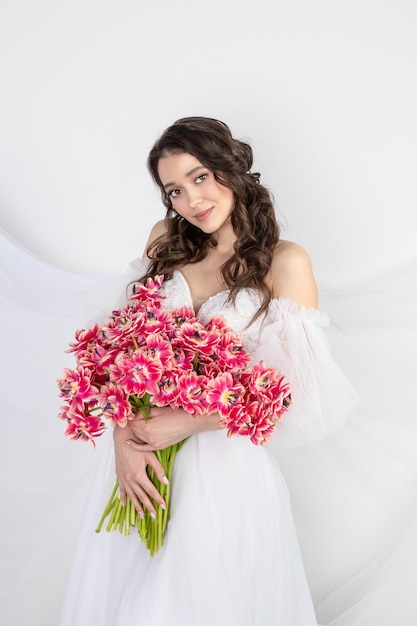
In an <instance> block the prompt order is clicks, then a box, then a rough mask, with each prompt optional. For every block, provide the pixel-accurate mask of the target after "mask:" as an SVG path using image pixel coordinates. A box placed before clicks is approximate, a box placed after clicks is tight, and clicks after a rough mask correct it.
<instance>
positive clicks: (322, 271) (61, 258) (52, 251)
mask: <svg viewBox="0 0 417 626" xmlns="http://www.w3.org/2000/svg"><path fill="white" fill-rule="evenodd" d="M416 58H417V4H416V3H415V2H414V1H413V0H396V1H395V2H394V1H393V0H380V1H379V2H374V1H372V0H349V1H347V0H316V1H315V2H309V0H292V1H290V0H285V1H283V0H277V1H276V2H272V1H271V0H259V1H258V2H256V3H253V2H248V0H224V1H223V2H220V0H213V1H212V2H210V3H209V4H205V3H203V4H201V3H195V2H191V1H187V0H177V1H176V2H170V1H168V0H161V1H160V2H157V3H150V2H149V3H142V2H138V1H135V0H118V1H117V2H116V0H100V1H99V0H72V1H71V2H70V1H69V0H62V1H58V0H55V1H54V0H36V1H31V0H2V2H1V3H0V77H1V79H0V85H1V86H0V89H1V95H0V138H1V139H0V206H1V227H2V229H3V230H4V232H5V233H6V237H5V238H4V239H2V246H3V248H2V252H3V255H2V257H3V259H4V267H2V271H3V277H4V278H5V285H6V287H5V292H3V293H2V294H1V295H2V297H3V298H5V299H6V301H7V302H8V303H9V304H10V302H13V306H12V308H11V309H10V311H9V314H10V315H13V316H15V317H14V319H17V313H16V309H15V305H16V302H18V303H19V307H20V308H19V315H24V312H25V311H26V315H27V317H26V318H25V323H28V321H30V320H32V319H33V315H32V316H29V311H30V306H31V303H30V301H29V296H28V297H27V299H25V297H21V296H19V294H18V287H19V285H20V286H24V285H25V284H26V285H27V283H28V281H30V284H31V287H32V288H33V290H35V287H36V285H37V284H40V283H41V282H42V281H43V280H44V279H45V278H47V282H48V285H49V290H48V298H50V300H48V306H52V307H53V295H54V293H55V294H58V295H59V297H61V298H64V296H65V294H64V293H63V287H62V285H63V284H65V285H66V286H67V288H68V294H71V293H72V294H73V297H74V298H75V300H76V302H77V303H78V304H77V306H76V305H75V304H74V305H73V309H71V302H72V301H73V300H71V298H70V297H69V295H67V301H66V304H67V305H68V306H69V307H70V308H69V310H68V315H67V317H66V318H65V320H64V319H63V318H62V315H61V317H60V322H59V324H58V325H57V322H56V319H57V318H56V315H55V316H54V313H53V311H52V312H51V314H50V316H49V317H48V315H44V314H42V315H43V316H42V320H40V318H38V317H36V316H35V320H36V321H37V322H38V323H40V321H42V323H43V324H45V327H48V324H49V327H54V328H56V329H57V330H56V332H55V334H54V332H51V334H50V336H49V338H47V339H46V340H45V339H44V340H43V341H46V343H47V344H48V349H47V350H46V351H45V352H44V353H43V354H42V352H41V351H38V354H39V356H40V355H42V358H43V360H44V361H45V360H46V359H47V358H49V362H48V363H47V364H45V363H44V362H42V367H44V368H45V369H44V372H45V373H44V377H45V380H46V378H47V379H48V381H49V382H50V381H52V386H53V385H54V381H55V378H56V377H57V376H58V374H59V373H60V369H61V362H62V366H63V365H64V358H63V357H62V356H61V355H62V350H63V349H64V348H65V341H66V340H67V339H65V341H64V337H66V338H68V340H69V339H70V338H71V334H72V329H73V328H74V327H75V326H77V325H79V324H82V323H83V319H84V320H85V319H89V317H88V316H89V315H90V314H92V309H91V306H90V304H89V299H90V300H91V301H93V300H94V298H93V296H90V295H89V291H90V288H92V287H93V286H94V287H96V286H97V285H98V284H99V283H100V282H101V281H100V280H99V279H98V278H97V277H95V278H91V279H90V278H89V275H109V274H115V275H120V274H121V273H122V272H124V270H125V268H126V266H127V264H128V263H129V262H130V261H131V259H133V258H135V257H136V256H138V255H140V254H141V252H142V249H143V246H144V243H145V240H146V237H147V233H148V231H149V228H150V227H151V225H152V224H153V223H154V221H156V220H157V219H159V218H161V217H162V216H163V211H162V208H161V203H160V201H159V196H158V193H157V191H156V190H155V189H154V188H153V186H152V183H151V181H150V179H149V176H148V174H147V172H146V169H145V160H146V156H147V153H148V151H149V148H150V147H151V144H152V142H153V141H154V139H155V138H156V137H157V136H158V135H159V134H160V133H161V132H162V131H163V130H164V128H165V127H166V126H167V125H168V124H170V123H171V122H173V121H174V120H175V119H177V118H178V117H183V116H186V115H207V116H211V117H218V118H220V119H222V120H224V121H226V122H227V123H229V125H230V126H231V129H232V131H233V133H234V134H235V135H236V136H238V137H241V138H243V139H248V140H249V141H250V143H251V144H252V146H253V148H254V153H255V158H256V163H255V167H256V168H257V169H259V170H260V171H261V172H262V179H263V182H264V183H265V184H266V185H267V186H268V187H269V188H270V189H271V190H272V192H273V193H274V196H275V198H276V201H277V212H278V216H279V219H280V221H281V222H282V224H283V225H284V236H285V237H287V238H290V239H293V240H295V241H298V242H299V243H300V244H302V245H303V246H305V247H306V248H307V249H308V251H309V252H310V254H311V257H312V260H313V264H314V267H315V272H316V275H317V278H318V281H319V284H320V287H321V295H322V303H323V305H324V306H326V308H329V309H330V312H331V314H332V315H333V316H334V318H335V319H336V322H337V324H339V326H340V327H342V328H343V329H344V332H345V335H344V336H342V337H339V338H337V337H336V336H335V337H334V338H333V341H334V348H335V350H336V352H337V353H338V356H339V360H340V361H341V362H342V365H344V367H345V369H346V371H347V373H348V374H349V376H350V377H351V379H352V380H353V382H354V383H355V384H356V385H357V386H358V387H359V388H360V391H361V395H362V398H363V406H364V407H365V409H364V410H366V409H367V408H368V407H372V406H373V405H374V404H375V398H376V397H377V396H378V398H379V397H380V395H382V391H383V390H386V386H385V385H386V384H387V381H383V382H382V383H381V380H380V379H373V378H372V376H371V375H370V374H371V372H370V371H369V367H368V366H369V362H367V361H366V358H367V356H368V357H369V355H372V356H373V357H374V358H375V357H378V353H379V354H380V358H379V361H381V359H386V360H387V362H388V363H389V365H390V367H391V369H392V370H393V371H394V370H395V371H396V373H397V379H396V385H397V388H396V393H398V398H399V399H398V402H399V403H400V399H401V402H402V405H401V406H404V402H405V399H407V401H408V399H410V398H411V388H410V387H409V385H410V384H411V383H413V384H414V385H415V374H413V373H411V372H410V369H409V368H410V367H414V368H415V365H414V359H413V358H412V352H411V347H412V346H415V340H416V317H415V313H416V308H417V305H416V297H415V296H416V285H417V276H416V271H415V269H416V258H417V247H416V243H417V202H416V200H417V185H416V180H417V177H416V174H417V172H416V166H417V148H416V146H417V121H416V116H415V111H416V110H417V75H416ZM10 238H11V239H10ZM20 246H23V247H24V248H26V249H27V250H28V251H30V252H31V253H33V254H34V255H35V256H37V257H39V258H40V259H41V261H39V262H38V261H36V260H34V259H31V257H30V255H29V256H27V255H26V254H25V253H24V252H22V251H21V250H20ZM28 259H31V260H30V263H29V261H28ZM26 261H28V263H29V266H30V268H31V269H30V271H31V272H32V274H31V275H30V276H29V275H26V276H25V275H22V273H19V269H18V265H19V263H20V264H23V263H26ZM43 261H46V262H47V263H48V264H50V266H49V265H45V264H44V263H43ZM22 267H23V266H22ZM62 270H64V272H62ZM77 274H80V275H77ZM83 274H85V275H86V276H83ZM11 277H13V278H11ZM103 281H104V283H106V284H107V282H108V281H107V279H103ZM12 283H13V285H14V288H13V289H12V288H11V287H10V285H11V284H12ZM42 284H43V283H42ZM9 288H10V289H9ZM30 293H31V292H30V290H29V294H30ZM335 293H336V294H338V296H340V297H339V298H338V299H337V303H338V304H337V306H336V305H335V299H334V294H335ZM38 295H39V294H38ZM393 302H395V306H393V307H392V308H391V304H392V303H393ZM341 303H342V304H341ZM16 306H17V305H16ZM45 306H46V305H45ZM92 308H93V309H94V307H92ZM5 311H6V309H5V308H3V313H5ZM376 311H377V312H378V315H379V317H378V316H375V312H376ZM93 312H94V311H93ZM5 315H6V313H5ZM85 316H86V317H85ZM22 319H23V318H22ZM9 325H10V319H9V318H5V322H4V324H3V331H4V336H5V342H6V343H5V346H6V348H8V349H9V354H8V356H7V358H6V357H5V361H4V363H5V368H6V369H7V370H9V369H10V363H12V364H14V365H15V367H16V372H19V371H20V372H22V362H24V359H25V357H27V355H26V354H25V353H22V354H20V353H19V352H16V351H15V350H14V348H13V346H14V345H15V344H14V343H13V340H14V339H15V337H14V336H11V335H10V330H9ZM346 329H347V330H346ZM27 332H28V330H27V329H26V331H25V333H27ZM346 333H348V334H349V333H350V335H349V337H348V335H346ZM19 337H20V338H21V335H19ZM343 337H344V338H343ZM413 342H414V343H413ZM3 351H4V348H3ZM353 352H355V354H352V353H353ZM358 354H359V355H360V359H361V364H360V367H359V366H357V361H356V360H355V356H357V355H358ZM17 355H19V359H18V356H17ZM3 356H4V353H3ZM42 358H40V361H42ZM376 360H378V359H376ZM404 364H406V366H405V365H404ZM57 369H58V371H57ZM55 372H57V373H56V374H55ZM365 374H368V376H369V379H366V384H365V382H364V376H365ZM16 375H18V374H16ZM23 378H24V377H23ZM413 381H414V382H413ZM49 382H48V385H49ZM398 385H399V387H398ZM397 389H398V390H397ZM6 391H7V392H10V391H11V392H12V393H7V394H5V395H6V396H7V397H8V398H12V400H10V399H9V400H7V401H6V404H5V405H4V406H7V407H9V408H10V407H13V406H14V403H13V402H14V401H13V393H15V394H21V393H22V390H21V388H20V386H19V385H16V388H12V389H11V390H10V388H8V389H7V390H6ZM47 393H48V394H49V396H48V398H49V400H50V402H51V403H52V405H53V402H54V400H53V393H55V390H52V387H51V389H49V388H48V391H47ZM392 395H393V394H392V393H391V394H390V396H392ZM412 400H413V399H412ZM391 402H392V399H391ZM388 404H389V403H388ZM389 406H393V407H394V404H392V405H389ZM406 406H407V405H406ZM51 412H53V411H51ZM2 417H4V418H5V420H6V423H5V425H4V430H5V432H6V434H8V435H9V436H11V435H12V434H14V437H16V436H18V437H19V440H18V441H16V439H9V440H8V442H7V443H5V444H4V445H5V446H7V447H8V448H7V449H8V452H9V453H10V450H13V449H14V448H13V446H16V450H17V452H16V454H14V455H11V456H10V459H14V460H15V463H16V466H14V465H12V470H11V468H10V466H8V465H7V466H6V464H5V463H4V466H3V467H2V472H3V476H6V475H7V476H10V475H13V476H14V479H13V485H14V487H16V486H17V490H19V488H18V485H19V484H20V482H24V483H25V489H23V487H22V493H23V494H25V495H24V498H23V499H24V500H25V499H28V502H29V503H31V505H32V506H33V507H35V509H36V502H35V501H37V498H38V495H39V494H38V491H37V488H35V487H34V488H33V489H32V491H31V487H30V486H29V487H28V486H27V483H26V481H27V473H26V472H25V471H24V469H26V468H25V463H27V459H28V458H29V457H27V456H26V449H25V448H23V450H22V443H21V442H22V439H21V437H23V440H24V445H25V446H26V445H27V447H28V448H29V447H30V446H31V442H34V445H39V446H40V449H41V454H42V455H43V466H42V467H43V470H42V471H43V472H44V473H42V472H41V471H40V470H39V475H38V474H36V472H35V474H33V475H32V480H33V485H35V484H37V483H36V480H39V479H40V477H42V480H45V476H47V475H49V474H48V472H52V471H53V472H56V476H61V478H62V476H65V473H66V472H67V471H73V468H74V466H76V468H77V471H78V474H77V480H78V482H77V483H74V484H72V487H71V489H75V488H76V487H75V484H76V485H77V490H78V493H80V491H81V494H84V497H86V494H87V491H88V484H89V480H90V477H91V470H92V467H93V465H94V464H95V460H93V457H92V452H91V450H90V449H88V450H87V449H86V448H83V446H81V445H80V446H79V448H77V450H75V448H74V447H71V449H70V451H69V448H68V447H67V446H68V442H66V441H64V440H63V437H62V441H61V439H59V444H58V443H57V444H56V446H57V449H55V450H54V449H52V450H51V449H50V448H45V446H43V444H42V441H43V437H42V430H41V429H36V428H35V427H34V428H33V432H32V431H30V432H26V433H20V435H19V429H18V424H17V425H16V424H15V425H14V426H13V428H16V431H14V430H13V429H12V428H11V427H9V426H10V425H9V424H8V423H7V415H3V416H2ZM392 417H394V415H393V416H392ZM410 417H415V402H414V405H413V408H412V409H410V410H408V408H407V418H408V419H409V418H410ZM48 419H49V421H50V422H51V426H50V429H51V432H54V430H55V432H56V437H57V439H58V438H59V437H61V430H62V429H61V424H60V423H55V422H54V415H50V417H48ZM48 419H45V421H44V422H42V428H45V429H47V428H49V426H48V423H49V422H48ZM52 424H53V425H52ZM408 425H409V422H407V428H408ZM403 426H404V425H401V428H402V427H403ZM48 434H50V433H48ZM391 434H392V433H389V432H388V430H384V431H383V435H382V439H383V438H384V437H387V441H391V439H392V438H391ZM31 437H33V439H31ZM346 440H348V441H349V437H347V439H346ZM384 445H385V443H384ZM298 454H300V452H297V453H296V455H295V456H296V457H297V455H298ZM365 457H366V451H364V458H365ZM7 458H8V459H9V457H7ZM410 458H411V457H410ZM10 459H9V460H10ZM10 462H11V463H13V461H12V460H10ZM22 468H23V469H22ZM70 468H71V470H70ZM11 471H12V473H11V474H10V472H11ZM407 476H408V475H407ZM407 480H409V481H411V479H410V478H409V477H408V478H407ZM56 481H57V482H56V485H55V488H58V484H59V485H60V486H61V487H62V484H61V483H60V482H59V480H58V478H56ZM290 482H291V478H290ZM3 484H4V486H5V491H6V497H5V500H4V507H6V506H7V505H8V502H9V500H8V489H9V488H10V479H7V480H4V481H3ZM30 484H32V483H30ZM54 484H55V483H54ZM49 487H50V490H49V491H51V489H52V492H53V488H54V487H52V488H51V486H49ZM391 491H392V493H394V491H395V489H394V487H393V488H392V489H391ZM391 491H390V493H391ZM398 491H399V493H400V494H402V490H401V488H400V489H399V490H398ZM35 493H36V494H37V496H36V497H35V495H34V494H35ZM48 493H49V492H48ZM28 494H29V495H28ZM30 494H32V498H33V502H32V500H31V496H30ZM68 497H69V498H70V502H71V506H70V504H69V505H68V510H65V511H63V512H62V516H61V517H62V519H60V523H62V524H63V528H64V530H62V529H61V530H57V527H55V528H54V529H51V528H50V527H48V523H47V522H45V524H43V525H42V524H41V523H39V524H38V525H36V524H35V526H34V527H33V528H34V529H35V530H33V531H32V532H31V534H30V536H29V537H27V554H28V557H29V561H30V560H31V558H32V556H33V554H32V551H33V549H34V548H33V546H37V550H38V551H41V548H40V547H41V546H43V547H45V546H47V547H46V548H45V551H44V554H45V557H44V558H43V559H42V558H40V559H39V560H36V558H34V559H33V563H36V564H37V565H36V567H35V566H33V567H32V568H31V567H28V571H27V575H26V576H24V577H23V579H22V580H21V579H20V578H19V574H21V570H22V568H25V567H26V565H25V564H24V563H23V562H17V561H16V562H15V567H14V568H13V567H12V568H11V569H10V563H12V562H13V559H12V558H11V559H10V560H7V564H8V567H9V569H8V570H7V568H6V573H5V576H6V578H7V583H8V584H7V585H5V586H4V589H6V591H5V593H6V595H5V597H4V609H3V611H2V613H3V614H4V612H5V614H6V618H7V619H6V621H5V626H46V625H48V626H49V625H50V624H56V622H57V616H58V613H59V607H60V604H61V602H62V595H63V590H64V586H65V581H66V577H67V575H68V567H69V562H70V560H71V551H72V549H73V546H74V543H75V538H76V534H77V524H78V523H79V522H78V520H79V517H80V515H81V509H82V498H81V501H79V500H78V499H76V498H75V496H74V497H73V494H72V495H71V494H68ZM71 497H73V500H71ZM404 497H405V496H404ZM407 497H408V496H407ZM72 503H73V506H72ZM395 504H396V506H398V507H399V510H400V514H402V513H404V512H405V511H407V515H408V514H409V510H410V509H409V508H407V507H408V505H405V504H404V503H403V504H401V502H398V501H396V503H395ZM77 507H78V509H77ZM295 508H296V509H297V502H295ZM365 509H366V507H365ZM365 509H364V510H365ZM7 510H9V509H7ZM64 513H65V515H64ZM367 514H369V515H370V518H369V519H373V518H372V515H371V513H370V512H369V511H368V512H367ZM3 515H4V514H3ZM10 515H11V517H12V518H13V517H14V514H12V513H10ZM39 515H40V516H41V517H42V513H41V512H39ZM68 515H70V516H72V517H71V519H70V522H71V523H69V522H68ZM65 516H66V517H65ZM5 519H6V522H5V526H4V531H2V539H3V544H2V545H4V546H7V545H8V543H7V542H8V537H9V533H10V532H11V531H10V527H11V526H13V524H11V522H10V520H9V515H8V514H7V515H6V516H5ZM19 519H21V518H20V517H19ZM7 520H9V521H7ZM65 520H67V521H65ZM55 521H56V520H55ZM362 521H363V520H362ZM20 523H22V525H23V522H19V524H20ZM19 524H18V526H19ZM65 524H67V526H65ZM394 526H395V527H396V528H397V530H398V528H399V527H400V526H401V524H400V523H399V522H398V523H397V525H395V524H394ZM60 528H61V527H60ZM36 529H39V532H37V531H36ZM301 536H302V534H301ZM51 537H52V539H51ZM301 540H302V538H301ZM64 542H65V545H64ZM51 549H52V550H53V558H52V557H51ZM48 550H49V552H48ZM7 556H8V557H9V556H10V555H9V553H7ZM11 556H13V555H11ZM307 561H308V556H307ZM307 568H309V563H308V562H307ZM335 578H337V576H335ZM314 584H316V582H315V581H313V585H314ZM325 587H326V585H324V587H323V588H322V587H320V585H317V593H316V599H317V603H319V601H321V600H322V599H323V594H324V591H323V589H324V588H325ZM23 598H24V599H25V603H22V599H23ZM25 607H26V608H25ZM28 607H29V608H28ZM28 616H29V617H28ZM0 619H1V618H0ZM392 623H393V624H394V623H395V622H392ZM398 624H399V626H402V624H401V625H400V622H398Z"/></svg>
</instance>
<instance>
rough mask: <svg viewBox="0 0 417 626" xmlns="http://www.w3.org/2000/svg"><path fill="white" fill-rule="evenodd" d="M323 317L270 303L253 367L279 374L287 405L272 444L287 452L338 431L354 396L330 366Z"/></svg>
mask: <svg viewBox="0 0 417 626" xmlns="http://www.w3.org/2000/svg"><path fill="white" fill-rule="evenodd" d="M328 323H329V320H328V317H327V316H326V315H325V314H324V313H322V312H321V311H319V310H317V309H308V308H305V307H304V308H298V306H297V304H296V303H295V302H291V301H288V300H284V299H274V300H272V301H271V303H270V306H269V310H268V314H267V316H266V318H265V320H264V322H263V324H262V327H261V330H260V335H259V342H258V345H257V348H256V349H255V351H254V353H253V361H254V362H258V361H259V360H261V359H262V360H263V361H264V362H265V363H266V365H268V366H270V367H274V368H276V369H277V370H278V372H279V373H280V374H285V375H286V376H287V378H288V380H289V382H290V385H291V389H292V398H293V403H292V405H291V406H290V408H289V410H288V412H287V413H286V414H285V415H284V420H283V421H282V422H281V423H279V424H278V426H277V428H276V431H275V434H274V444H277V445H281V446H286V447H291V446H297V445H300V444H303V443H305V442H307V441H310V440H313V439H322V438H324V437H326V436H327V435H328V434H329V433H330V432H332V431H334V430H336V429H338V428H340V427H341V426H342V425H343V423H344V422H345V420H346V419H347V417H348V416H349V414H350V413H351V412H352V411H353V409H354V408H355V407H356V405H357V404H358V400H359V398H358V395H357V393H356V391H355V390H354V388H353V387H352V385H351V384H350V382H349V381H348V380H347V378H346V377H345V375H344V374H343V372H342V371H341V369H340V367H339V366H338V365H337V363H336V362H335V360H334V358H333V356H332V354H331V351H330V346H329V343H328V340H327V337H326V335H325V334H324V331H323V327H324V326H326V325H328Z"/></svg>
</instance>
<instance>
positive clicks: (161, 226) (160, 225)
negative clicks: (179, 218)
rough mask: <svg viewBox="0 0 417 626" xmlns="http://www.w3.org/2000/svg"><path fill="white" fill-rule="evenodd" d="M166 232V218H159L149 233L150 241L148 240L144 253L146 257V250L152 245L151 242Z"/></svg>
mask: <svg viewBox="0 0 417 626" xmlns="http://www.w3.org/2000/svg"><path fill="white" fill-rule="evenodd" d="M166 232H167V227H166V223H165V220H159V222H156V224H154V225H153V226H152V229H151V232H150V233H149V237H148V241H147V242H146V246H145V251H144V253H143V256H144V257H145V256H146V251H147V249H148V247H149V246H150V245H151V243H153V242H154V241H156V239H158V237H161V236H162V235H164V234H165V233H166Z"/></svg>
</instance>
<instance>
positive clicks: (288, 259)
mask: <svg viewBox="0 0 417 626" xmlns="http://www.w3.org/2000/svg"><path fill="white" fill-rule="evenodd" d="M271 289H272V295H273V297H274V298H284V299H286V300H292V301H293V302H297V304H298V305H299V306H300V307H301V306H305V307H312V308H316V307H317V304H318V294H317V286H316V281H315V279H314V274H313V269H312V267H311V261H310V257H309V256H308V254H307V252H306V251H305V250H304V249H303V248H302V247H301V246H299V245H298V244H296V243H293V242H291V241H280V242H279V243H278V245H277V246H276V248H275V252H274V257H273V261H272V266H271Z"/></svg>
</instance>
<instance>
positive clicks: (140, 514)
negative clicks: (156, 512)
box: [138, 511, 145, 519]
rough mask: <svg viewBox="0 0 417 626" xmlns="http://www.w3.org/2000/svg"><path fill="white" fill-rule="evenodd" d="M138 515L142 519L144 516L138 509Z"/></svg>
mask: <svg viewBox="0 0 417 626" xmlns="http://www.w3.org/2000/svg"><path fill="white" fill-rule="evenodd" d="M138 515H139V517H140V519H143V518H144V517H145V515H144V514H143V512H142V511H138Z"/></svg>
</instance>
